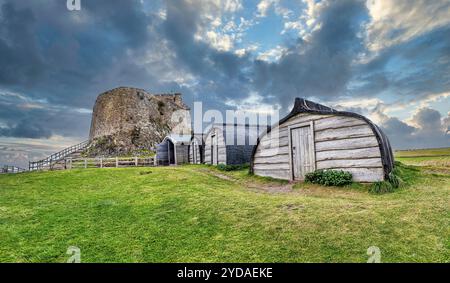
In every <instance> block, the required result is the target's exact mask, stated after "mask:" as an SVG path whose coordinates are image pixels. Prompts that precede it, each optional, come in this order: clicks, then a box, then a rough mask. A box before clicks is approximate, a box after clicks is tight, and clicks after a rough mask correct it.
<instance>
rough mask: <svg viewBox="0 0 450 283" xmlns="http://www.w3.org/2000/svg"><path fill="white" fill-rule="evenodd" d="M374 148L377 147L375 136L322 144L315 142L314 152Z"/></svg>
mask: <svg viewBox="0 0 450 283" xmlns="http://www.w3.org/2000/svg"><path fill="white" fill-rule="evenodd" d="M375 146H378V141H377V138H376V137H375V136H371V137H363V138H353V139H343V140H333V141H323V142H317V141H316V152H319V151H326V150H341V149H342V150H345V149H357V148H367V147H375Z"/></svg>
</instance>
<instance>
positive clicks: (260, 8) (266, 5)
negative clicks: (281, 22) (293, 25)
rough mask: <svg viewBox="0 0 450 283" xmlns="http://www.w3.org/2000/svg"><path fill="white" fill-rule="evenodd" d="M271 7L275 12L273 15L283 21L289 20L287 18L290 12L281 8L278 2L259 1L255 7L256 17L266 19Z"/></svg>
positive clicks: (276, 0)
mask: <svg viewBox="0 0 450 283" xmlns="http://www.w3.org/2000/svg"><path fill="white" fill-rule="evenodd" d="M272 7H273V9H274V11H275V14H276V15H278V16H280V17H282V18H284V19H289V17H290V16H291V15H292V11H291V10H289V9H287V8H285V7H283V6H282V5H281V3H280V0H261V1H260V2H259V3H258V5H257V6H256V8H257V14H256V16H257V17H260V18H263V17H266V16H267V14H268V12H269V10H270V9H271V8H272Z"/></svg>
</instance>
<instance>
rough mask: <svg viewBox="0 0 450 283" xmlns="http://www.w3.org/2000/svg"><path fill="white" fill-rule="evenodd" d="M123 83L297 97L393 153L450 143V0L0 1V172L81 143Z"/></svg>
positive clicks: (227, 105)
mask: <svg viewBox="0 0 450 283" xmlns="http://www.w3.org/2000/svg"><path fill="white" fill-rule="evenodd" d="M118 86H131V87H138V88H143V89H146V90H148V91H149V92H151V93H167V92H181V93H182V94H183V100H184V101H185V102H186V103H187V104H188V105H190V106H192V105H193V102H194V101H202V102H203V104H204V106H203V108H204V110H207V109H220V110H225V109H236V108H239V109H252V110H261V111H264V109H268V108H275V109H279V110H280V111H281V114H282V115H283V114H286V113H287V112H288V111H289V110H290V107H292V105H293V102H294V98H295V97H304V98H307V99H310V100H313V101H316V102H319V103H322V104H325V105H327V106H330V107H334V108H336V109H340V110H347V111H354V112H357V113H360V114H363V115H366V116H367V117H369V118H370V119H371V120H373V121H374V122H375V123H377V124H378V125H379V126H380V127H381V128H382V129H383V131H384V132H385V133H386V134H387V135H388V137H389V139H390V141H391V144H392V145H393V147H394V148H395V149H410V148H433V147H445V146H450V133H449V129H450V1H449V0H434V1H427V0H395V1H394V0H368V1H360V0H322V1H319V0H289V1H288V0H245V1H243V0H166V1H163V0H148V1H147V0H81V10H80V11H69V10H68V9H67V7H66V0H40V1H29V0H0V166H1V165H4V164H8V165H18V166H22V167H25V166H26V165H27V164H28V160H36V159H40V158H44V157H46V156H47V155H49V154H51V153H53V152H55V151H57V150H60V149H63V148H65V147H67V146H70V145H73V144H76V143H79V142H81V141H83V140H86V139H87V137H88V133H89V127H90V120H91V114H92V108H93V105H94V102H95V99H96V97H97V96H98V95H99V94H100V93H102V92H104V91H106V90H109V89H113V88H115V87H118Z"/></svg>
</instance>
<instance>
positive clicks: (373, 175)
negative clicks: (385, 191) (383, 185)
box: [334, 168, 384, 183]
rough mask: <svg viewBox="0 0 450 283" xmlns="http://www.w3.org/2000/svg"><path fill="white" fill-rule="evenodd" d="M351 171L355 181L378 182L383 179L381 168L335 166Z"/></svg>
mask: <svg viewBox="0 0 450 283" xmlns="http://www.w3.org/2000/svg"><path fill="white" fill-rule="evenodd" d="M334 170H344V171H347V172H350V173H352V176H353V181H355V182H368V183H371V182H378V181H382V180H383V179H384V170H383V168H335V169H334Z"/></svg>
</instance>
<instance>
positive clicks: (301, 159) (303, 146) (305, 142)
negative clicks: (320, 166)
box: [291, 126, 315, 180]
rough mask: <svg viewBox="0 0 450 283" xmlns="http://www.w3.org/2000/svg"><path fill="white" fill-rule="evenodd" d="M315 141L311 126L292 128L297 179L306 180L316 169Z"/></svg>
mask: <svg viewBox="0 0 450 283" xmlns="http://www.w3.org/2000/svg"><path fill="white" fill-rule="evenodd" d="M313 143H314V141H313V138H312V132H311V127H310V126H306V127H300V128H294V129H291V153H292V173H293V177H294V179H295V180H304V179H305V175H306V174H307V173H310V172H313V171H314V169H315V166H314V165H315V164H314V163H315V160H314V144H313Z"/></svg>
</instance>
